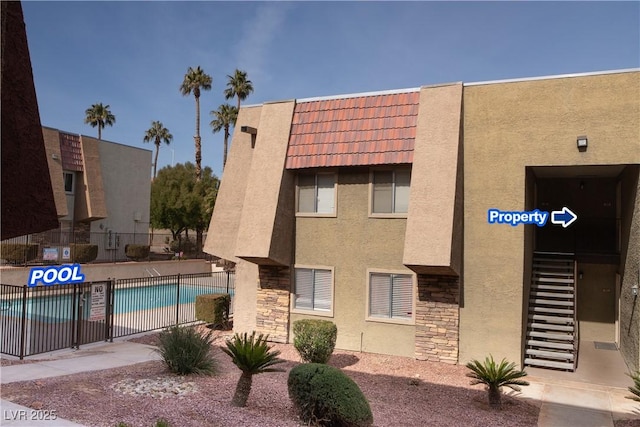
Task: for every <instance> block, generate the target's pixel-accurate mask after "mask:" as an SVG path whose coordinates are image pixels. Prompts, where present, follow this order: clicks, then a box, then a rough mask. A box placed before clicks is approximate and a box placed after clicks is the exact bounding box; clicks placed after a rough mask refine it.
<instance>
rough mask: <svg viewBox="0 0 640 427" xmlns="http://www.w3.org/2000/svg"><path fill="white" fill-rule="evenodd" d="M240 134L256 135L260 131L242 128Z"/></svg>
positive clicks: (247, 127) (246, 127)
mask: <svg viewBox="0 0 640 427" xmlns="http://www.w3.org/2000/svg"><path fill="white" fill-rule="evenodd" d="M240 132H243V133H248V134H251V135H255V134H257V133H258V129H256V128H253V127H251V126H240Z"/></svg>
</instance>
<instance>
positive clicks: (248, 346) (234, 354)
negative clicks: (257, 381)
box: [221, 331, 284, 407]
mask: <svg viewBox="0 0 640 427" xmlns="http://www.w3.org/2000/svg"><path fill="white" fill-rule="evenodd" d="M226 346H227V347H226V348H224V347H222V348H221V350H222V351H224V352H225V353H227V354H228V355H229V356H231V359H232V361H233V363H234V364H235V365H236V366H237V367H238V368H239V369H240V370H241V371H242V374H241V375H240V379H239V380H238V384H237V385H236V391H235V393H234V395H233V399H232V400H231V404H232V405H234V406H239V407H244V406H247V399H248V398H249V393H250V392H251V383H252V382H253V376H254V375H257V374H262V373H264V372H280V371H282V369H277V368H272V366H273V365H276V364H278V363H282V362H284V360H282V359H279V358H278V356H279V355H280V351H279V350H274V351H271V347H270V346H269V345H267V336H265V335H263V334H260V335H258V337H257V338H256V333H255V331H253V332H252V333H251V335H247V333H246V332H245V333H244V334H242V335H240V334H238V333H236V334H235V335H234V337H233V338H231V339H230V340H227V342H226Z"/></svg>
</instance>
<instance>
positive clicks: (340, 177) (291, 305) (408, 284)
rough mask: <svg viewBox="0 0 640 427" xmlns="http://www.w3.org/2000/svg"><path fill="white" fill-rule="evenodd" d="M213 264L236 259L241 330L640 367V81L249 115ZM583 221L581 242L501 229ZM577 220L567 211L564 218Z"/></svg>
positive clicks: (365, 100)
mask: <svg viewBox="0 0 640 427" xmlns="http://www.w3.org/2000/svg"><path fill="white" fill-rule="evenodd" d="M237 128H238V132H235V134H234V136H233V143H232V146H231V151H230V156H229V159H228V162H227V164H226V167H225V171H224V176H223V179H222V185H221V187H220V190H219V193H218V198H217V202H216V206H215V209H214V213H213V217H212V220H211V225H210V228H209V233H208V236H209V237H208V238H207V241H206V244H205V251H206V252H208V253H211V254H214V255H216V256H219V257H221V258H225V259H228V260H231V261H234V262H236V263H237V265H236V293H235V308H234V328H235V329H237V330H239V331H246V330H251V329H257V330H259V331H260V332H265V333H268V334H270V337H271V339H272V340H274V341H280V342H291V341H292V331H291V330H292V323H293V322H294V321H295V320H298V319H302V318H317V319H329V320H331V321H333V322H335V323H336V325H337V327H338V341H337V347H338V348H342V349H348V350H358V351H366V352H375V353H384V354H394V355H402V356H410V357H416V358H418V359H425V360H434V361H443V362H447V363H465V362H467V361H469V360H471V359H476V358H484V357H485V356H487V355H489V354H493V355H494V356H496V357H500V358H501V357H506V358H508V359H510V360H514V361H519V362H520V363H522V364H527V365H533V366H548V367H558V368H562V369H569V370H572V369H573V368H574V367H575V361H576V360H577V357H578V341H579V340H583V341H598V342H610V343H613V342H615V343H617V344H618V346H619V348H620V350H621V353H622V355H623V356H624V358H625V359H626V361H627V363H628V364H629V365H630V366H631V367H633V368H638V366H639V361H640V313H639V310H638V309H637V308H636V304H637V297H636V296H635V293H637V289H638V285H639V280H640V278H639V275H640V187H639V181H638V177H639V171H640V71H639V70H620V71H611V72H602V73H589V74H578V75H567V76H552V77H540V78H532V79H521V80H507V81H496V82H484V83H470V84H467V83H452V84H443V85H436V86H425V87H422V88H419V89H418V88H417V89H409V90H401V91H389V92H380V93H369V94H354V95H342V96H335V97H327V98H316V99H303V100H292V101H283V102H274V103H265V104H263V105H259V106H246V107H243V108H242V109H241V110H240V113H239V116H238V126H237ZM564 207H568V208H569V209H571V210H572V211H573V212H575V214H577V216H578V219H577V220H576V221H575V222H574V223H572V224H571V225H569V226H567V227H566V228H565V227H563V226H562V225H559V224H552V221H551V218H547V222H546V224H545V225H544V226H542V227H537V226H536V225H533V224H529V225H516V226H511V225H508V224H498V223H489V221H488V214H489V210H491V209H499V210H501V211H505V212H506V211H509V212H514V211H535V210H536V209H538V210H539V211H541V212H547V213H548V214H549V216H550V215H551V212H553V211H558V213H559V211H560V210H562V209H563V208H564ZM561 217H562V215H558V216H557V217H555V216H554V219H561Z"/></svg>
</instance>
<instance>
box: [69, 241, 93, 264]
mask: <svg viewBox="0 0 640 427" xmlns="http://www.w3.org/2000/svg"><path fill="white" fill-rule="evenodd" d="M69 247H70V248H71V260H72V261H73V262H79V263H85V262H91V261H94V260H95V259H96V258H98V245H89V244H87V243H72V244H70V245H69Z"/></svg>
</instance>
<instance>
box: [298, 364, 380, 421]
mask: <svg viewBox="0 0 640 427" xmlns="http://www.w3.org/2000/svg"><path fill="white" fill-rule="evenodd" d="M287 386H288V389H289V398H290V399H291V401H292V402H293V405H294V406H295V408H296V409H297V410H298V413H299V415H300V418H301V420H302V421H303V422H305V423H309V424H315V425H320V426H350V427H351V426H353V427H361V426H370V425H371V424H373V415H372V414H371V407H370V406H369V402H367V399H366V397H365V396H364V394H363V393H362V391H361V390H360V388H359V387H358V385H357V384H356V383H355V382H354V381H353V380H352V379H351V378H349V377H348V376H347V375H345V374H344V373H343V372H342V371H341V370H340V369H338V368H334V367H333V366H329V365H325V364H321V363H307V364H302V365H298V366H296V367H295V368H293V369H292V370H291V371H290V372H289V379H288V380H287Z"/></svg>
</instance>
